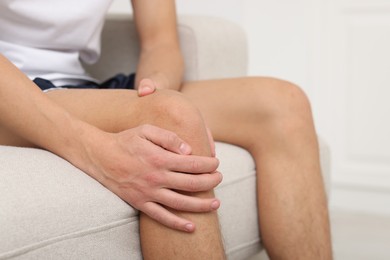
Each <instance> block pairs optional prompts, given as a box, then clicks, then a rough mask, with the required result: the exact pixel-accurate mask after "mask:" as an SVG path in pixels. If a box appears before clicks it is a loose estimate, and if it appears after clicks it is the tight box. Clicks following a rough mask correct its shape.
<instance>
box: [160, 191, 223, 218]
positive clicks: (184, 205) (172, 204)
mask: <svg viewBox="0 0 390 260" xmlns="http://www.w3.org/2000/svg"><path fill="white" fill-rule="evenodd" d="M157 202H159V203H160V204H162V205H164V206H167V207H169V208H172V209H176V210H179V211H186V212H197V213H202V212H210V211H214V210H217V209H218V208H219V206H220V205H221V203H220V201H219V200H218V199H216V198H198V197H193V196H188V195H183V194H180V193H177V192H175V191H172V190H169V189H162V190H161V191H160V193H159V196H158V198H157Z"/></svg>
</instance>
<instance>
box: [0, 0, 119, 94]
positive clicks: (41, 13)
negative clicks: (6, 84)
mask: <svg viewBox="0 0 390 260" xmlns="http://www.w3.org/2000/svg"><path fill="white" fill-rule="evenodd" d="M111 2H112V0H0V53H1V54H3V55H4V56H5V57H7V58H8V59H9V60H10V61H11V62H12V63H14V64H15V65H16V66H17V67H18V68H19V69H20V70H21V71H22V72H24V73H25V74H26V75H27V76H28V77H30V78H31V79H33V78H35V77H42V78H46V79H48V80H52V81H53V83H54V84H55V85H57V86H60V85H64V84H67V83H69V82H73V81H74V80H80V79H81V80H82V79H90V77H88V75H87V73H86V72H85V70H84V69H83V67H82V66H81V63H80V59H81V60H82V61H84V62H86V63H94V62H96V61H97V59H98V57H99V54H100V34H101V31H102V27H103V23H104V17H105V14H106V12H107V10H108V8H109V6H110V4H111Z"/></svg>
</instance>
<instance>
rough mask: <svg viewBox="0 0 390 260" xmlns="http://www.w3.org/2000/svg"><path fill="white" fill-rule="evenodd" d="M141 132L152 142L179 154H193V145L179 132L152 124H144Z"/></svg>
mask: <svg viewBox="0 0 390 260" xmlns="http://www.w3.org/2000/svg"><path fill="white" fill-rule="evenodd" d="M141 132H142V133H143V135H144V137H145V138H146V139H147V140H149V141H151V142H152V143H154V144H156V145H158V146H161V147H163V148H164V149H166V150H168V151H171V152H174V153H177V154H191V146H190V145H189V144H187V143H186V142H184V141H183V140H182V139H181V138H180V137H179V136H178V135H177V134H175V133H174V132H172V131H168V130H165V129H162V128H159V127H156V126H152V125H143V126H142V127H141Z"/></svg>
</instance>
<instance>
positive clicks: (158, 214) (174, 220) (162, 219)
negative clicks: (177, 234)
mask: <svg viewBox="0 0 390 260" xmlns="http://www.w3.org/2000/svg"><path fill="white" fill-rule="evenodd" d="M141 211H142V212H144V213H145V214H146V215H148V216H149V217H151V218H152V219H154V220H156V221H157V222H159V223H161V224H163V225H164V226H167V227H169V228H172V229H176V230H181V231H184V232H189V233H190V232H194V231H195V225H194V223H192V222H190V221H188V220H186V219H183V218H180V217H178V216H176V215H175V214H173V213H172V212H170V211H168V210H167V209H165V208H164V207H162V206H161V205H158V204H156V203H153V202H148V203H146V204H145V205H144V207H143V209H142V210H141Z"/></svg>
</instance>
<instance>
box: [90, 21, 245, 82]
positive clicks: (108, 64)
mask: <svg viewBox="0 0 390 260" xmlns="http://www.w3.org/2000/svg"><path fill="white" fill-rule="evenodd" d="M178 30H179V37H180V44H181V48H182V52H183V55H184V60H185V64H186V70H185V76H184V78H185V80H186V81H190V80H200V79H212V78H224V77H237V76H244V75H245V74H246V72H247V46H246V38H245V33H244V31H243V29H242V28H241V27H239V26H238V25H236V24H234V23H233V22H230V21H227V20H223V19H221V18H215V17H203V16H202V17H201V16H180V17H179V22H178ZM138 54H139V45H138V36H137V32H136V30H135V26H134V21H133V20H132V18H131V17H130V16H127V15H126V16H124V15H109V16H108V17H107V21H106V24H105V26H104V28H103V34H102V50H101V58H100V60H99V61H98V62H97V63H96V64H94V65H85V67H86V69H87V71H88V72H89V73H90V74H91V75H92V76H94V77H96V78H97V79H100V80H103V79H106V78H108V77H110V76H113V75H114V74H116V73H119V72H123V73H130V72H134V71H136V66H137V63H138Z"/></svg>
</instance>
